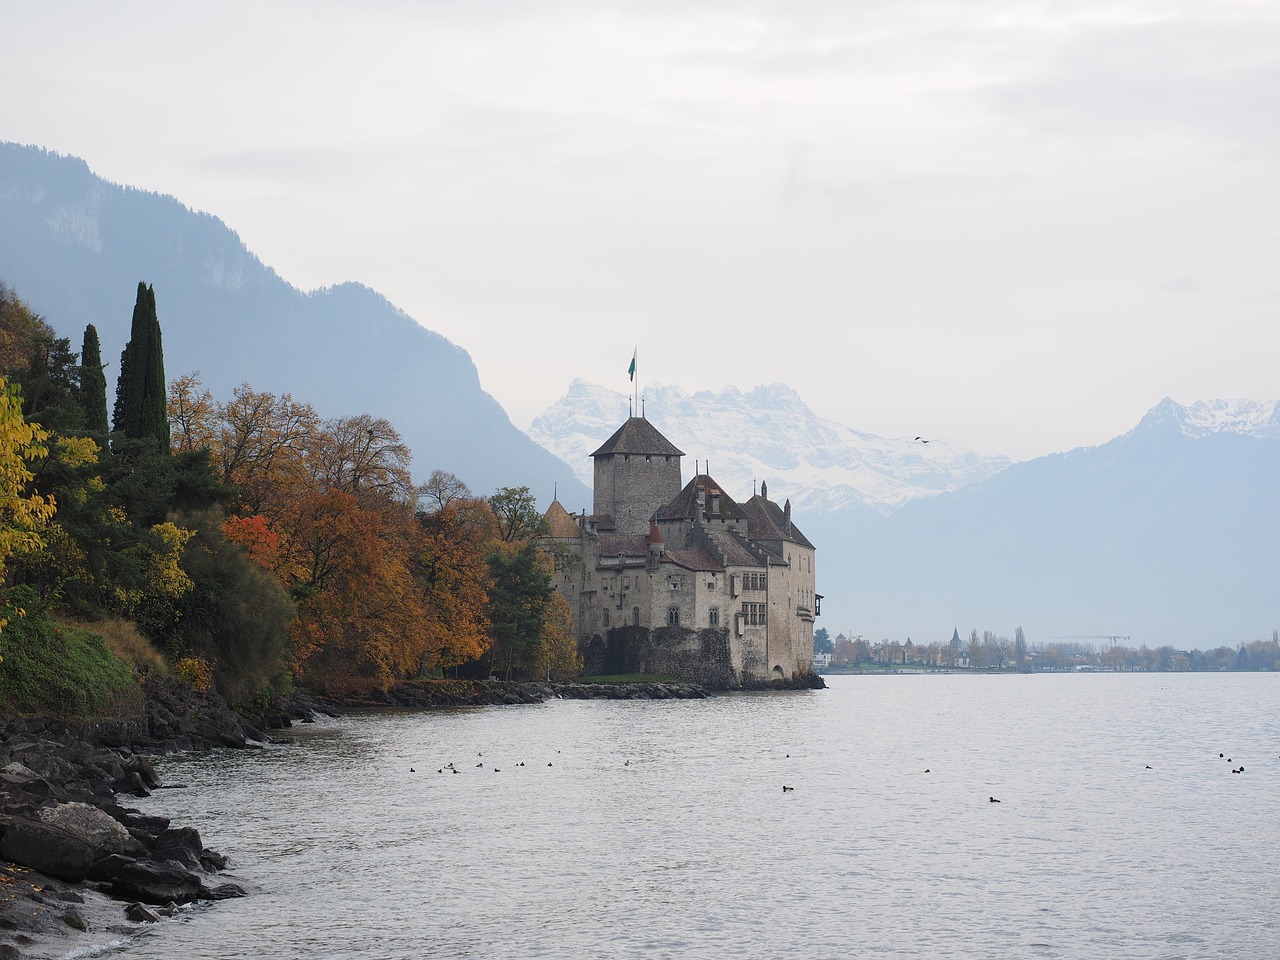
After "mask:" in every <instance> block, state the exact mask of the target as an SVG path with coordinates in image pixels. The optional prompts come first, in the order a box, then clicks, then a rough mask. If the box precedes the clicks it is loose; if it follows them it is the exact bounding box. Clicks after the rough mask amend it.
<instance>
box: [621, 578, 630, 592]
mask: <svg viewBox="0 0 1280 960" xmlns="http://www.w3.org/2000/svg"><path fill="white" fill-rule="evenodd" d="M622 589H623V590H630V589H631V578H630V577H623V578H622Z"/></svg>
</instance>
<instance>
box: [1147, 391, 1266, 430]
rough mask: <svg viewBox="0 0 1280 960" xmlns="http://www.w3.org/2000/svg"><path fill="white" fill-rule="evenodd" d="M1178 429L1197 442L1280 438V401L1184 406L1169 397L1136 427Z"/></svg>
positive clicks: (1209, 401) (1216, 401)
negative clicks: (1230, 436) (1221, 436)
mask: <svg viewBox="0 0 1280 960" xmlns="http://www.w3.org/2000/svg"><path fill="white" fill-rule="evenodd" d="M1153 429H1168V430H1175V431H1177V432H1179V433H1182V434H1184V435H1185V436H1188V437H1191V438H1192V439H1194V440H1201V439H1204V438H1205V437H1208V436H1212V435H1213V434H1216V433H1239V434H1244V435H1246V436H1251V437H1262V438H1272V439H1275V438H1280V400H1198V401H1196V402H1195V403H1193V404H1191V405H1190V406H1183V405H1182V404H1180V403H1178V402H1176V401H1175V400H1173V399H1171V398H1170V397H1165V398H1164V399H1163V400H1161V401H1160V402H1159V403H1158V404H1156V405H1155V406H1154V407H1152V408H1151V410H1150V411H1148V412H1147V415H1146V416H1144V417H1143V418H1142V420H1141V422H1139V424H1138V426H1137V427H1136V428H1135V430H1136V431H1145V430H1153Z"/></svg>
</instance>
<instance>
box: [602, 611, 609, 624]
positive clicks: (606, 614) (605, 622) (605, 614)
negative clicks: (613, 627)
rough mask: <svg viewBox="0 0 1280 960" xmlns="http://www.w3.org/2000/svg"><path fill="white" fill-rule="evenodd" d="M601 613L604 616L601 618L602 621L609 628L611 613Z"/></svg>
mask: <svg viewBox="0 0 1280 960" xmlns="http://www.w3.org/2000/svg"><path fill="white" fill-rule="evenodd" d="M601 613H602V614H603V617H602V618H601V620H602V622H603V624H604V625H605V626H606V627H608V626H609V611H608V610H602V611H601Z"/></svg>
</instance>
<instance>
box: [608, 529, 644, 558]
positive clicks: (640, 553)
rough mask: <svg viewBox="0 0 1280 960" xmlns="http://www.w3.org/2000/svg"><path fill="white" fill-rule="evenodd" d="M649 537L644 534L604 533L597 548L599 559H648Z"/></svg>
mask: <svg viewBox="0 0 1280 960" xmlns="http://www.w3.org/2000/svg"><path fill="white" fill-rule="evenodd" d="M648 555H649V537H648V536H647V535H646V534H643V533H602V534H600V543H599V546H597V547H596V556H598V557H647V556H648Z"/></svg>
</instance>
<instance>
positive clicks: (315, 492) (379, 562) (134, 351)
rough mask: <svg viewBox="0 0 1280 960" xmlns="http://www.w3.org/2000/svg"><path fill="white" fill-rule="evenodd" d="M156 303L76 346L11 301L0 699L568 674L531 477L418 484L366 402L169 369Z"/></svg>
mask: <svg viewBox="0 0 1280 960" xmlns="http://www.w3.org/2000/svg"><path fill="white" fill-rule="evenodd" d="M158 299H162V298H158V297H157V293H156V290H155V288H154V287H153V286H151V285H149V284H145V283H139V284H138V286H137V289H136V293H135V304H134V310H133V315H132V321H131V323H130V336H129V339H128V340H127V342H125V343H117V344H112V343H110V342H103V340H102V339H100V337H99V332H98V330H97V329H96V327H95V326H93V325H88V326H86V327H85V328H84V330H83V331H82V333H80V334H78V335H77V337H76V340H75V346H78V347H79V349H74V348H73V341H72V339H71V338H70V337H68V336H63V335H60V333H61V331H57V330H55V328H54V326H53V325H52V323H51V322H49V321H47V320H46V319H45V318H43V317H40V316H38V315H37V314H36V313H35V312H33V311H32V310H31V309H30V307H29V306H28V305H27V304H26V303H25V302H24V301H23V300H22V299H21V298H20V297H19V296H18V294H17V293H16V292H15V291H13V290H11V289H9V288H7V287H3V288H0V607H2V608H0V619H3V620H4V621H5V624H4V625H3V626H0V657H2V658H3V659H2V660H0V709H2V710H8V711H18V712H51V713H62V714H69V715H84V714H93V713H96V714H101V713H104V712H105V713H113V712H117V713H118V712H125V713H127V712H128V711H129V710H130V709H133V708H134V707H136V702H137V685H138V682H139V680H140V679H141V678H143V677H145V676H146V675H147V674H149V673H151V672H153V671H159V672H162V673H172V674H175V675H177V676H178V677H180V678H182V679H185V680H188V681H189V682H191V683H192V684H193V685H195V686H197V687H204V688H208V687H211V686H212V687H214V688H216V689H217V690H218V691H219V692H221V693H223V694H224V695H225V696H226V697H227V698H228V699H229V700H230V701H232V702H233V703H242V704H245V703H252V702H255V701H259V702H260V701H263V700H264V699H267V698H270V697H271V696H272V695H273V694H276V693H279V692H281V691H286V690H288V689H290V688H292V687H293V686H294V685H299V686H302V687H304V688H306V689H308V690H312V691H316V692H318V693H324V694H329V695H334V696H351V695H365V694H368V693H370V692H376V691H379V690H386V689H387V688H389V687H390V686H391V685H392V684H395V683H397V682H399V681H403V680H407V679H414V678H426V677H430V676H440V675H442V674H443V673H444V672H445V671H449V672H450V673H451V674H453V673H461V674H462V675H486V676H487V675H489V674H490V673H493V672H497V673H501V674H503V675H505V676H530V675H538V676H546V675H548V674H550V675H553V676H568V675H572V674H573V673H575V672H576V670H577V659H576V650H575V644H574V642H573V639H572V637H571V636H570V632H569V628H568V621H567V610H566V608H565V607H564V606H563V605H562V603H561V602H560V601H559V599H558V598H557V597H555V596H554V594H553V593H552V591H551V586H550V572H551V566H550V560H549V558H548V557H546V556H545V555H544V554H542V553H541V552H540V551H539V550H538V548H537V547H536V546H535V545H534V543H533V537H535V536H536V534H537V533H538V532H539V529H540V524H541V516H540V514H539V512H538V510H537V508H536V505H535V503H534V499H533V497H532V495H531V494H530V492H529V489H528V488H527V487H525V486H516V487H504V488H500V489H499V490H497V491H496V492H495V493H493V494H492V495H490V496H480V495H477V494H475V493H473V492H472V491H470V490H469V489H468V487H467V486H466V484H465V483H463V482H462V481H461V480H460V479H458V478H457V477H456V476H454V475H452V474H451V473H448V472H445V471H439V470H437V471H435V472H433V473H432V474H431V475H430V476H429V478H428V480H427V481H426V482H424V483H422V484H415V483H414V481H413V478H412V476H411V473H410V464H411V451H410V449H409V447H408V446H407V445H406V443H405V442H404V440H403V438H402V436H401V435H400V433H399V432H398V431H397V429H396V427H395V426H394V425H393V424H392V423H391V422H390V420H388V419H386V418H385V417H383V416H380V415H379V414H378V413H377V412H376V411H369V412H363V413H358V414H354V415H349V416H342V417H330V418H325V417H322V416H321V415H320V414H319V413H317V411H316V410H315V409H314V408H313V407H312V406H310V405H309V404H307V403H304V402H301V401H299V400H296V399H294V398H293V397H292V396H290V395H289V394H287V393H285V394H279V393H273V392H271V391H270V390H269V389H259V388H256V387H254V386H250V385H247V384H245V385H242V386H240V387H237V388H235V389H233V390H231V391H229V392H227V393H225V394H223V395H220V396H219V395H215V394H214V393H213V392H212V391H211V390H210V389H208V388H207V387H205V386H204V385H203V384H202V383H201V381H200V379H199V378H198V377H197V376H196V375H194V374H184V375H180V376H177V377H174V378H172V379H171V380H166V378H165V372H164V360H165V357H164V352H165V344H164V331H163V318H162V317H160V316H158V315H157V307H156V305H157V300H158ZM113 355H114V356H118V357H119V358H120V363H119V366H118V369H119V370H120V375H119V377H118V378H117V381H116V384H115V402H114V404H112V411H113V412H112V415H111V417H110V423H109V424H108V423H107V409H108V404H107V397H106V394H107V389H108V383H107V378H106V377H104V375H103V366H104V361H105V360H106V359H107V358H108V357H111V356H113Z"/></svg>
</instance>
